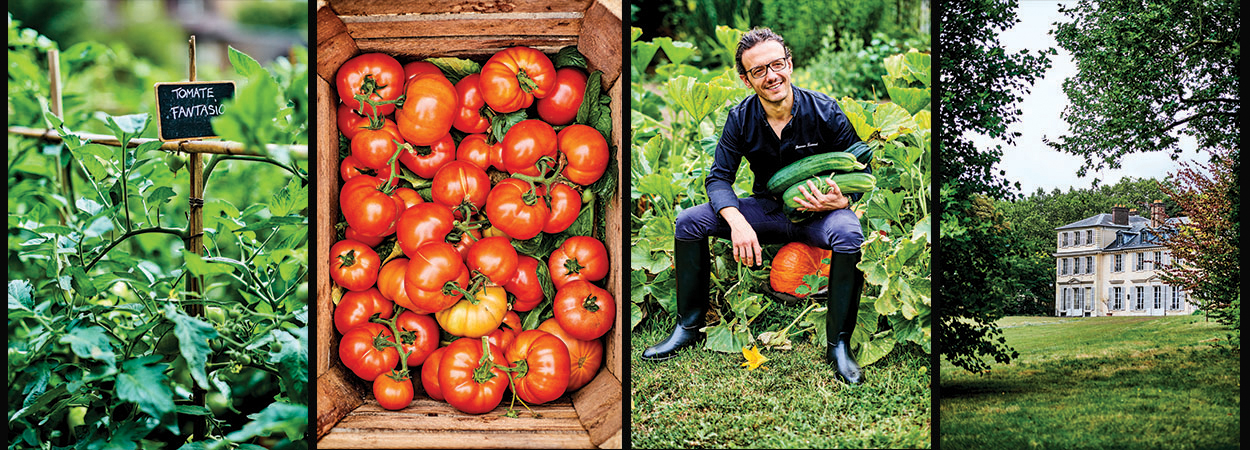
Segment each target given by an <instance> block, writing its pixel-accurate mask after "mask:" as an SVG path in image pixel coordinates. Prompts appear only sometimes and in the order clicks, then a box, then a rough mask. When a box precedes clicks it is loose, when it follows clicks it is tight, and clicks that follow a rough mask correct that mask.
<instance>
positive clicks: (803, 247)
mask: <svg viewBox="0 0 1250 450" xmlns="http://www.w3.org/2000/svg"><path fill="white" fill-rule="evenodd" d="M830 253H831V251H830V250H822V249H820V248H818V247H813V246H811V245H807V244H804V243H802V242H791V243H789V244H786V245H785V246H783V247H781V250H778V251H777V256H774V257H773V262H772V270H770V271H769V275H768V282H769V284H771V285H772V287H773V290H774V291H777V292H785V293H787V294H791V295H794V296H797V297H799V298H805V297H807V295H808V294H800V293H798V292H795V290H796V289H798V287H799V286H802V285H803V277H804V276H806V275H813V274H816V273H819V274H820V275H822V276H826V277H827V276H829V264H828V263H821V260H823V259H826V258H829V257H830Z"/></svg>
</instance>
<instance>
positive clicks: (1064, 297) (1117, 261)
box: [1054, 200, 1197, 317]
mask: <svg viewBox="0 0 1250 450" xmlns="http://www.w3.org/2000/svg"><path fill="white" fill-rule="evenodd" d="M1188 222H1189V219H1188V218H1187V217H1178V218H1171V219H1168V218H1166V216H1165V215H1164V212H1163V204H1162V202H1160V201H1158V200H1156V201H1155V202H1154V203H1152V204H1151V205H1150V217H1149V218H1146V217H1142V216H1139V215H1137V210H1136V209H1134V210H1129V209H1127V208H1126V207H1122V206H1117V207H1114V208H1112V212H1111V214H1106V213H1103V214H1098V215H1095V216H1092V217H1089V218H1086V219H1084V220H1080V221H1077V222H1073V223H1070V224H1067V225H1064V226H1061V227H1057V228H1055V231H1056V233H1057V235H1056V245H1057V250H1056V251H1055V253H1054V256H1055V275H1056V277H1055V315H1056V316H1066V317H1072V316H1162V315H1176V314H1192V313H1193V312H1194V310H1195V309H1197V308H1196V307H1195V306H1194V305H1191V304H1190V303H1189V302H1187V301H1185V297H1186V295H1185V291H1184V290H1182V289H1181V288H1179V287H1174V286H1169V285H1166V284H1164V283H1163V281H1162V280H1161V279H1160V277H1161V276H1162V275H1163V270H1162V269H1163V268H1164V267H1167V266H1168V265H1169V264H1173V261H1172V257H1171V254H1170V253H1169V252H1168V250H1167V248H1165V247H1163V246H1162V245H1160V244H1159V243H1158V240H1159V236H1160V233H1162V232H1163V226H1164V225H1170V224H1180V223H1188Z"/></svg>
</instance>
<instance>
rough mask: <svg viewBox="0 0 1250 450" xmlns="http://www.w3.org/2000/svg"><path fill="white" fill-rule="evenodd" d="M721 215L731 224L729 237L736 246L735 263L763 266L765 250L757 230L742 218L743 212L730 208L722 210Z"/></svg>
mask: <svg viewBox="0 0 1250 450" xmlns="http://www.w3.org/2000/svg"><path fill="white" fill-rule="evenodd" d="M720 214H721V217H724V218H725V221H726V222H728V223H729V237H730V240H731V241H733V246H734V261H738V262H739V263H742V264H746V265H748V266H754V265H758V264H763V262H764V249H763V248H762V247H760V239H759V237H758V236H756V235H755V228H752V227H751V224H750V223H749V222H747V219H746V217H743V216H742V212H741V211H738V208H734V207H728V208H724V209H721V211H720Z"/></svg>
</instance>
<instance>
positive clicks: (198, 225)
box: [186, 35, 208, 440]
mask: <svg viewBox="0 0 1250 450" xmlns="http://www.w3.org/2000/svg"><path fill="white" fill-rule="evenodd" d="M188 53H189V58H190V60H191V69H190V72H191V74H190V78H191V79H190V81H195V35H192V36H191V40H190V47H189V50H188ZM189 156H190V158H191V161H190V164H189V167H188V168H189V169H190V170H189V174H188V175H189V178H190V180H191V192H190V194H189V195H188V197H189V198H188V199H187V200H188V203H189V206H190V208H189V209H188V211H187V249H189V250H191V252H192V253H195V254H196V255H201V256H202V255H203V254H204V157H203V155H201V154H199V153H191V154H190V155H189ZM203 282H204V280H203V279H202V278H201V277H200V276H199V275H195V276H189V277H187V293H188V298H190V297H192V296H194V297H195V298H196V299H199V300H200V301H201V303H200V304H191V305H187V307H186V310H187V314H189V315H191V316H192V317H202V316H203V315H204V305H203V303H202V302H203V299H204V296H203V293H201V292H200V289H201V287H202V286H203ZM206 394H207V393H206V392H205V390H204V389H202V388H200V386H199V384H198V383H196V384H195V385H194V386H192V391H191V395H192V402H193V403H195V404H196V405H200V406H205V407H207V406H208V405H207V403H206V400H207V396H206ZM205 420H206V419H203V418H199V419H197V420H196V421H195V431H194V434H193V435H192V437H193V439H194V440H200V439H204V435H205V434H206V432H207V428H208V424H207V422H206V421H205Z"/></svg>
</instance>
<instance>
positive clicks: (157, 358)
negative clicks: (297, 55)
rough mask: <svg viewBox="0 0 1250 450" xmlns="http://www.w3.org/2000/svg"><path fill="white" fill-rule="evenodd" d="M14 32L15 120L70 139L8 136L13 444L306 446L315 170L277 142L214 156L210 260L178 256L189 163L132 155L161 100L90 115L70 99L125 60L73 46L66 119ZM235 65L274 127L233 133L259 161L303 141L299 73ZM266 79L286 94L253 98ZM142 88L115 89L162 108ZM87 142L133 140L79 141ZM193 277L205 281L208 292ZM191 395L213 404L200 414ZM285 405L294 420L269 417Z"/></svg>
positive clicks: (32, 48) (78, 98) (151, 151)
mask: <svg viewBox="0 0 1250 450" xmlns="http://www.w3.org/2000/svg"><path fill="white" fill-rule="evenodd" d="M9 32H10V38H11V46H10V51H9V55H10V60H11V61H13V62H15V64H10V66H9V67H10V71H9V77H10V86H11V89H14V88H16V89H17V92H20V93H21V95H19V96H17V98H15V97H14V96H12V95H11V96H10V103H9V108H10V112H11V114H10V115H9V125H10V126H13V125H20V126H27V127H37V128H39V127H45V126H51V127H52V128H53V129H55V130H57V131H58V132H59V133H60V134H61V135H62V137H63V139H64V142H63V143H61V144H47V143H44V142H42V141H38V140H33V139H10V140H9V141H8V149H9V171H8V186H9V203H8V207H9V208H8V210H9V214H8V223H9V246H8V267H9V283H8V285H9V314H8V326H9V335H8V352H9V355H10V357H9V366H8V368H9V370H8V378H7V385H8V386H9V388H8V389H9V390H8V396H9V398H10V399H14V401H12V402H10V404H9V406H10V409H9V417H10V421H9V427H10V430H12V431H13V432H12V433H10V434H9V435H10V438H9V439H10V441H9V445H10V447H15V448H27V447H35V446H57V447H64V446H70V445H74V444H75V443H77V444H78V446H79V447H82V448H89V449H90V448H104V447H109V448H114V447H115V448H138V447H143V448H177V446H178V445H182V444H183V443H186V446H187V447H189V448H197V447H200V448H209V447H212V448H218V447H220V446H230V447H238V446H243V445H252V444H254V443H255V442H256V441H255V436H271V435H274V433H278V434H277V435H276V436H277V437H278V439H277V440H276V441H274V442H272V443H273V444H276V445H277V446H279V447H284V448H302V447H304V446H305V445H306V441H305V440H304V433H305V428H306V421H307V407H306V406H305V405H304V402H305V399H306V398H307V393H308V389H307V382H308V380H307V369H306V367H307V351H306V342H307V331H306V329H307V322H308V307H307V288H306V282H307V271H308V250H307V228H308V218H307V213H306V205H307V198H308V197H307V186H306V182H305V181H304V180H305V179H306V177H307V175H306V174H307V161H304V160H299V159H298V158H296V157H294V156H293V155H291V154H290V152H289V151H288V150H286V149H285V147H281V148H278V150H276V151H274V152H272V153H269V154H266V155H264V156H248V157H241V156H224V155H216V156H211V157H208V156H205V159H206V163H205V167H204V174H203V175H204V180H205V182H206V185H205V197H206V198H205V199H204V202H205V203H204V207H203V214H204V230H203V245H204V247H203V249H202V250H201V251H202V252H203V256H199V255H197V254H196V253H194V252H191V251H189V250H188V249H187V248H186V245H187V244H186V243H187V242H188V240H189V238H190V237H191V236H190V235H189V231H188V224H187V220H188V219H187V213H188V211H189V207H188V203H189V202H188V201H187V200H186V197H187V194H186V189H187V186H188V185H189V179H188V173H187V166H186V164H185V163H184V161H183V160H182V158H185V156H182V155H178V154H167V153H165V152H163V151H160V150H159V149H158V148H159V145H160V143H159V142H152V143H145V144H143V145H140V146H138V147H131V148H128V147H127V146H125V144H124V143H126V142H130V141H132V140H133V139H135V138H138V137H143V136H150V135H151V133H152V132H153V131H154V130H153V128H155V127H153V126H151V125H152V121H151V115H150V114H147V113H144V112H143V111H145V110H147V107H148V106H150V105H151V102H150V100H149V101H148V103H146V104H145V103H142V102H135V103H133V104H130V105H127V108H128V111H126V112H127V113H126V114H113V113H109V112H104V111H100V108H101V106H100V105H97V104H92V103H90V102H87V101H85V99H87V98H106V97H85V96H83V92H84V91H83V90H79V89H80V88H79V87H81V86H88V85H90V83H94V82H95V81H96V78H97V77H99V76H100V74H101V73H106V72H110V71H111V70H112V69H111V68H110V65H112V64H117V63H119V62H121V61H129V59H127V58H130V57H129V56H124V55H127V54H128V53H126V52H124V51H121V52H119V50H124V49H123V48H121V47H116V46H115V47H111V48H110V47H108V46H105V45H103V44H99V43H82V44H75V45H74V46H71V47H70V48H68V49H65V50H64V51H62V52H61V54H62V58H61V63H62V65H63V67H62V78H63V86H64V87H65V96H66V98H65V100H66V102H65V103H66V105H65V106H66V108H65V111H64V113H63V114H62V115H60V116H57V115H54V114H52V113H50V112H49V110H48V107H47V105H48V104H49V101H48V95H49V94H48V90H47V86H48V81H47V80H48V74H47V70H46V68H45V65H46V63H45V62H44V61H46V59H45V57H44V56H43V53H44V50H46V49H48V48H52V47H54V46H55V45H56V44H55V43H52V42H50V41H47V40H46V39H42V38H40V37H39V35H38V33H37V32H35V31H34V30H30V29H23V28H19V27H18V26H17V25H16V24H15V23H14V22H13V21H10V29H9ZM14 37H16V38H17V39H16V41H14V39H12V38H14ZM12 42H16V43H15V44H13V43H12ZM123 56H124V57H123ZM235 56H236V57H235V58H232V60H233V62H234V63H235V64H236V70H239V71H240V73H244V72H247V73H249V74H250V75H252V76H251V77H249V82H247V83H244V84H243V85H242V89H240V90H239V91H238V92H237V93H236V104H245V103H246V104H251V105H254V107H255V108H264V109H265V110H266V111H272V112H274V115H273V116H270V117H267V118H266V120H267V121H268V122H269V123H268V124H253V125H257V126H253V127H250V128H246V129H242V128H241V129H240V130H237V134H236V135H235V136H234V137H235V138H236V139H239V140H240V142H248V143H251V145H252V148H257V149H264V148H266V147H265V144H289V143H291V142H292V141H294V140H296V138H293V137H291V136H294V135H295V134H306V129H307V116H306V114H304V115H302V116H301V115H300V114H299V113H298V112H297V110H298V108H299V107H296V106H293V105H294V104H306V103H307V100H306V99H307V93H306V86H307V78H306V76H307V75H306V74H307V66H306V63H304V62H296V63H294V64H292V63H290V62H285V63H283V62H279V63H277V64H275V65H274V67H272V68H268V69H266V68H263V67H261V66H260V65H259V64H256V62H255V61H252V60H251V58H250V57H248V56H247V55H243V54H241V53H239V54H238V55H235ZM134 61H137V67H145V65H148V64H149V63H147V62H144V61H142V60H137V59H136V60H134ZM78 68H81V69H82V70H71V69H78ZM131 69H132V70H136V71H141V70H143V69H136V68H131ZM155 72H156V73H159V74H169V73H172V72H169V71H165V70H163V69H162V70H156V71H155ZM178 72H181V71H178ZM126 73H129V72H126ZM301 73H302V74H304V75H302V77H303V78H301V75H300V74H301ZM162 76H164V75H162ZM184 76H185V74H179V75H171V76H170V77H169V78H168V79H164V80H160V81H171V80H178V79H182V78H183V77H184ZM158 80H159V78H158ZM264 80H268V82H269V83H272V87H276V89H268V88H266V89H263V90H260V89H250V88H251V87H252V86H253V84H254V83H253V82H255V83H265V81H264ZM150 81H154V80H151V79H145V80H144V81H142V82H141V83H139V84H133V85H132V84H129V83H118V84H116V85H114V86H113V87H112V88H111V89H109V90H110V91H111V92H110V93H109V94H110V95H111V96H112V98H118V99H121V98H151V97H154V95H153V94H152V91H151V89H152V85H151V83H149V82H150ZM12 92H14V91H12V90H11V93H12ZM262 93H263V94H264V95H261V94H262ZM301 95H302V97H301ZM266 102H267V103H268V104H265V103H266ZM112 106H114V105H110V107H112ZM284 108H285V109H284ZM240 109H245V108H240ZM136 111H139V113H137V114H135V113H134V112H136ZM284 111H285V112H286V114H284V113H283V112H284ZM275 118H278V119H279V120H275ZM260 125H265V126H266V127H268V126H271V128H268V129H266V130H262V128H263V127H262V126H260ZM88 130H92V131H93V132H103V133H107V134H111V135H113V136H115V137H116V138H117V139H118V140H119V141H121V142H123V146H118V147H113V146H106V145H101V144H96V143H89V142H86V141H84V140H83V139H82V138H80V137H79V135H77V134H75V133H81V132H84V131H88ZM274 130H277V131H274ZM301 130H302V131H301ZM263 133H266V134H263ZM284 133H285V134H284ZM266 139H272V140H269V141H266ZM256 162H265V163H268V164H256ZM236 163H237V166H236ZM227 169H229V170H227ZM213 174H216V175H217V176H216V177H213V176H212V175H213ZM191 278H200V279H201V283H200V286H201V288H200V289H198V290H197V291H192V290H190V289H189V287H188V285H189V283H190V281H189V280H190V279H191ZM197 392H198V393H200V394H206V396H207V397H208V398H210V399H211V398H217V399H218V400H219V401H216V402H214V401H209V402H207V403H196V402H193V401H192V400H193V398H192V397H193V396H192V394H193V393H197ZM253 397H255V398H253ZM257 398H259V399H262V400H263V401H261V402H258V401H256V399H257ZM275 399H276V401H278V402H279V403H275V405H277V404H282V405H287V406H289V408H288V409H286V410H281V411H277V412H276V413H275V412H271V411H270V408H265V406H264V405H266V404H269V403H270V402H273V401H275ZM271 408H272V407H271ZM295 410H298V412H296V411H295ZM83 411H86V413H85V415H84V414H82V412H83ZM249 414H250V415H255V416H256V417H252V419H254V420H249V419H248V417H245V416H247V415H249ZM196 429H200V430H202V433H203V435H202V436H193V433H194V432H193V430H196ZM189 436H191V437H198V438H199V439H200V440H196V441H194V442H190V443H187V442H188V441H191V440H192V439H189V438H188V437H189Z"/></svg>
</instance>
